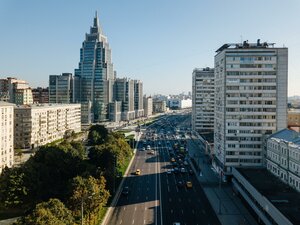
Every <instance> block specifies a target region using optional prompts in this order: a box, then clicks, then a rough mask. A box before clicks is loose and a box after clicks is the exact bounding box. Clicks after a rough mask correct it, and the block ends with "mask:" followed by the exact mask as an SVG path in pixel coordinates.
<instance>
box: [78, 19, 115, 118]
mask: <svg viewBox="0 0 300 225" xmlns="http://www.w3.org/2000/svg"><path fill="white" fill-rule="evenodd" d="M113 80H114V71H113V64H112V60H111V49H110V48H109V44H108V41H107V37H106V36H105V35H104V34H103V31H102V28H101V27H100V24H99V20H98V16H97V13H96V16H95V18H94V23H93V26H92V27H91V28H90V33H89V34H86V35H85V40H84V42H83V43H82V48H81V49H80V62H79V66H78V69H75V93H74V101H75V102H79V103H81V104H82V108H89V107H88V105H90V104H91V108H90V109H89V110H85V111H82V123H91V122H99V121H104V120H107V119H108V109H107V108H108V103H109V102H110V101H112V85H113ZM87 112H91V114H92V115H85V113H87ZM88 118H91V119H92V120H93V121H87V120H86V119H88Z"/></svg>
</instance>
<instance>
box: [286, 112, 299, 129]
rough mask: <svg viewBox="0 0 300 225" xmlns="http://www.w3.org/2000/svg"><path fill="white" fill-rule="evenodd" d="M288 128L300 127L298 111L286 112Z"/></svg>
mask: <svg viewBox="0 0 300 225" xmlns="http://www.w3.org/2000/svg"><path fill="white" fill-rule="evenodd" d="M288 127H300V109H291V110H289V111H288Z"/></svg>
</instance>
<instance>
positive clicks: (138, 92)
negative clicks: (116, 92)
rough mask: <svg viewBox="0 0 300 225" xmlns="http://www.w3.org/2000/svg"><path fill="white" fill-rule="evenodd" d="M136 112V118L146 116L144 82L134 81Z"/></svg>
mask: <svg viewBox="0 0 300 225" xmlns="http://www.w3.org/2000/svg"><path fill="white" fill-rule="evenodd" d="M134 110H135V117H136V118H139V117H142V116H144V108H143V82H142V81H139V80H134Z"/></svg>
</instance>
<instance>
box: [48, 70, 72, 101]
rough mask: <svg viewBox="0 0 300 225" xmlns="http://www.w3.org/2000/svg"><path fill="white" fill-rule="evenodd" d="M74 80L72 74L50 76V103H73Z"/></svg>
mask: <svg viewBox="0 0 300 225" xmlns="http://www.w3.org/2000/svg"><path fill="white" fill-rule="evenodd" d="M73 87H74V78H73V76H72V73H63V74H62V75H50V76H49V103H64V104H69V103H73V102H74V101H73V89H74V88H73Z"/></svg>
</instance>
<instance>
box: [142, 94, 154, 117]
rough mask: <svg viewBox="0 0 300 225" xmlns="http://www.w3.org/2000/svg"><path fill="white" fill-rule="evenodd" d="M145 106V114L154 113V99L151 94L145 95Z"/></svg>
mask: <svg viewBox="0 0 300 225" xmlns="http://www.w3.org/2000/svg"><path fill="white" fill-rule="evenodd" d="M143 107H144V115H145V116H147V117H148V116H151V115H152V114H153V99H152V97H151V96H149V97H146V95H145V96H144V100H143Z"/></svg>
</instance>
